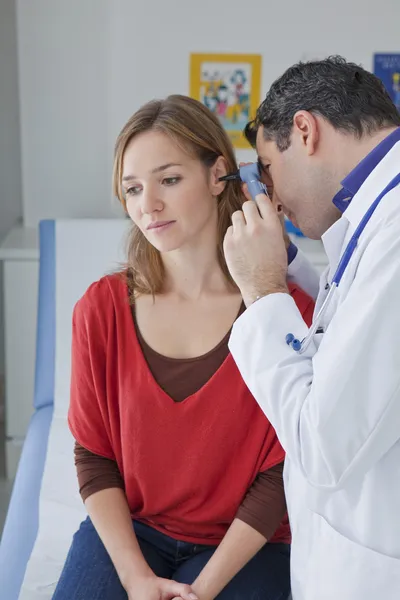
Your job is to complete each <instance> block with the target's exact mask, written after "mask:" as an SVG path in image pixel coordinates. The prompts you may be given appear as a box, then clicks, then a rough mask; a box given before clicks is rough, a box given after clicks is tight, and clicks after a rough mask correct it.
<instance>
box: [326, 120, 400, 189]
mask: <svg viewBox="0 0 400 600" xmlns="http://www.w3.org/2000/svg"><path fill="white" fill-rule="evenodd" d="M396 129H397V127H393V126H391V127H385V128H383V129H379V130H377V131H375V132H373V133H370V134H364V135H363V136H362V137H361V138H357V137H355V136H354V135H352V134H342V133H340V134H339V135H338V136H337V141H336V143H335V146H334V147H335V154H336V166H337V174H338V176H339V179H340V181H342V180H343V179H344V178H345V177H347V175H348V174H349V173H351V171H352V170H353V169H354V168H355V167H356V166H357V165H358V164H359V163H360V162H361V161H362V160H363V159H364V158H365V157H366V156H368V154H369V153H370V152H372V150H374V148H376V147H377V146H378V145H379V144H380V143H381V142H382V141H383V140H384V139H385V138H386V137H387V136H388V135H390V134H391V133H392V132H393V131H395V130H396Z"/></svg>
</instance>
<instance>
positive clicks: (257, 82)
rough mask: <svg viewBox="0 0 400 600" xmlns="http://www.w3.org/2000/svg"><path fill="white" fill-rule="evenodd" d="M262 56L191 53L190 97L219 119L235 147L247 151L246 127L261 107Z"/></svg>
mask: <svg viewBox="0 0 400 600" xmlns="http://www.w3.org/2000/svg"><path fill="white" fill-rule="evenodd" d="M260 92H261V55H260V54H191V56H190V96H191V97H192V98H195V99H196V100H200V102H202V103H203V104H204V105H205V106H207V107H208V108H209V109H210V110H211V111H212V112H213V113H215V114H216V115H217V116H218V118H219V119H220V121H221V123H222V125H223V126H224V128H225V130H226V131H227V132H228V134H229V137H230V139H231V141H232V144H233V146H234V147H235V148H248V147H249V145H248V142H247V140H246V138H245V137H244V135H243V129H244V127H245V125H246V124H247V123H248V121H250V120H251V119H252V118H254V116H255V114H256V111H257V108H258V106H259V104H260Z"/></svg>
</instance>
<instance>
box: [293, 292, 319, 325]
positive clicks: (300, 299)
mask: <svg viewBox="0 0 400 600" xmlns="http://www.w3.org/2000/svg"><path fill="white" fill-rule="evenodd" d="M289 291H290V295H291V296H292V298H293V300H294V301H295V302H296V304H297V308H298V309H299V311H300V312H301V315H302V317H303V319H304V321H305V323H306V324H307V326H308V327H310V325H311V323H312V319H313V314H314V307H315V302H314V300H313V299H312V298H311V297H310V296H308V295H307V294H306V293H305V292H303V290H302V289H301V288H299V287H297V285H289Z"/></svg>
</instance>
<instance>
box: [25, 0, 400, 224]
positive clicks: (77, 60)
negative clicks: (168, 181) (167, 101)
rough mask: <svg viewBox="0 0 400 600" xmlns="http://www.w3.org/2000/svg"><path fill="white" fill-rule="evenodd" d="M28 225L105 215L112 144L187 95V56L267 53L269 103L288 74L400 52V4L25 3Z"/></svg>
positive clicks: (359, 0) (357, 0)
mask: <svg viewBox="0 0 400 600" xmlns="http://www.w3.org/2000/svg"><path fill="white" fill-rule="evenodd" d="M17 3H18V32H19V61H20V62H19V64H20V89H21V119H22V157H23V183H24V198H23V203H24V216H25V220H26V223H27V224H35V223H36V222H37V221H38V220H39V219H41V218H44V217H57V216H108V215H111V214H115V210H116V209H115V207H114V208H113V207H112V204H111V195H110V175H111V161H112V146H113V142H114V139H115V136H116V135H117V133H118V131H119V129H120V128H121V126H122V125H123V124H124V122H125V120H126V119H127V118H128V117H129V116H130V115H131V113H132V112H133V111H134V110H136V109H137V108H138V107H139V106H140V105H141V104H142V103H144V102H146V101H147V100H149V99H151V98H153V97H162V96H165V95H167V94H169V93H188V84H189V70H188V69H189V53H190V52H255V53H262V54H263V93H265V91H266V90H267V88H268V87H269V85H270V84H271V83H272V81H273V80H274V79H275V78H276V77H277V76H279V75H280V74H281V73H282V72H283V70H284V69H285V68H287V67H288V66H289V65H290V64H292V63H294V62H296V61H298V60H299V59H301V58H302V57H303V56H305V55H307V56H310V54H314V53H316V54H317V55H321V54H334V53H340V54H343V55H345V56H346V57H347V58H349V59H352V60H354V61H357V62H360V63H362V64H363V65H364V66H365V67H367V68H372V55H373V53H374V52H376V51H380V52H384V51H392V52H393V51H399V49H400V48H399V27H398V23H399V21H400V2H399V0H381V2H375V3H367V2H365V0H352V1H349V0H331V2H330V3H329V4H328V3H325V2H320V0H304V1H303V2H302V3H298V2H295V1H294V0H292V2H268V1H267V0H247V1H246V2H243V0H229V1H228V0H226V1H225V2H221V1H218V0H202V1H201V2H192V1H190V0H169V2H165V1H164V0H157V1H154V0H153V1H152V2H151V1H139V0H113V1H112V2H111V1H109V0H68V2H66V1H65V0H17Z"/></svg>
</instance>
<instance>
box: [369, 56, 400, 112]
mask: <svg viewBox="0 0 400 600" xmlns="http://www.w3.org/2000/svg"><path fill="white" fill-rule="evenodd" d="M374 73H375V75H376V76H377V77H379V79H381V81H382V82H383V84H384V86H385V88H386V89H387V91H388V92H389V95H390V97H391V98H392V100H393V102H394V103H395V105H396V107H397V110H398V111H399V112H400V52H398V53H397V54H375V55H374Z"/></svg>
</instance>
